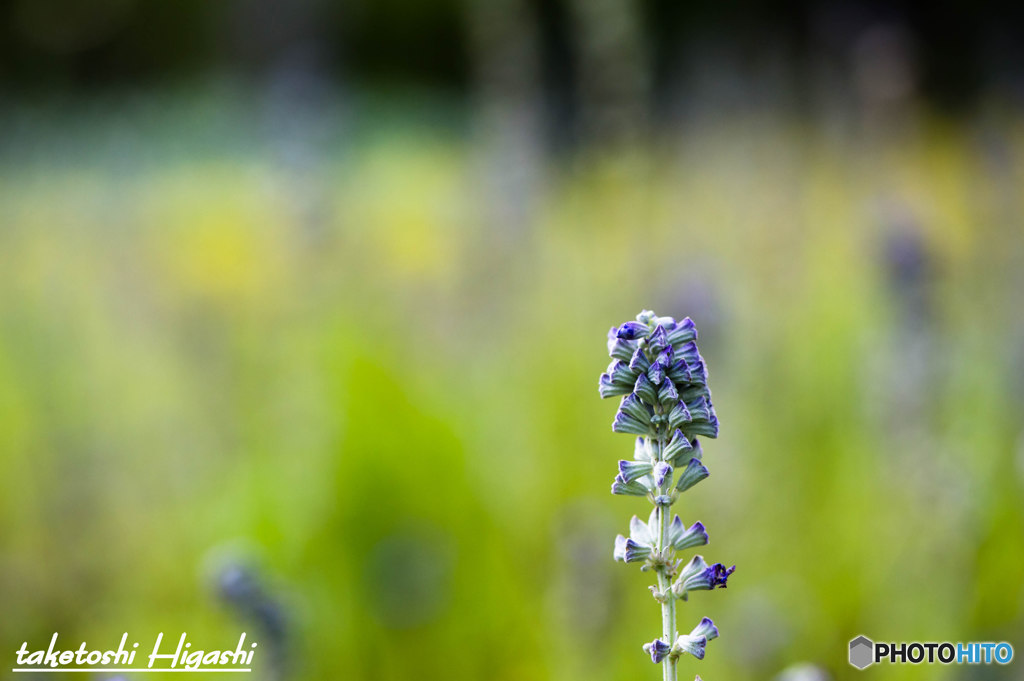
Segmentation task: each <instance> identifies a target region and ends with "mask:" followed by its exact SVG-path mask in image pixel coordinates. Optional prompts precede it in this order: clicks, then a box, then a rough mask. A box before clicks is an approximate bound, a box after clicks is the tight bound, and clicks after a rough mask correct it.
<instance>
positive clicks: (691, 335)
mask: <svg viewBox="0 0 1024 681" xmlns="http://www.w3.org/2000/svg"><path fill="white" fill-rule="evenodd" d="M608 354H609V356H610V357H611V359H612V362H611V364H609V366H608V368H607V370H606V371H605V372H604V373H603V374H602V375H601V377H600V379H599V381H598V390H599V393H600V395H601V397H621V401H620V402H619V408H618V410H617V411H616V413H615V420H614V422H613V423H612V430H613V431H615V432H617V433H631V434H633V435H636V436H638V437H637V438H636V442H635V445H634V450H633V460H632V461H629V460H622V461H619V469H618V475H616V477H615V481H614V482H613V483H612V493H613V494H617V495H623V496H635V497H644V498H646V499H647V500H648V501H650V502H651V503H652V504H653V510H652V511H651V513H650V516H649V517H648V518H647V520H646V521H644V520H641V519H640V518H639V517H637V516H633V518H632V520H631V521H630V523H629V534H628V535H621V534H620V535H618V536H617V537H616V538H615V546H614V550H613V552H612V555H613V557H614V558H615V560H617V561H621V562H623V563H640V564H641V570H643V571H650V572H653V573H655V574H656V575H657V585H656V586H651V587H650V589H651V592H652V593H653V595H654V598H655V600H656V601H657V602H658V603H659V604H660V605H661V608H662V623H663V627H662V629H663V632H662V635H661V636H660V637H659V638H656V639H654V640H653V641H651V642H650V643H646V644H644V647H643V649H644V652H646V653H647V654H648V655H650V657H651V660H652V661H654V662H655V663H658V664H662V665H664V667H665V670H664V671H665V675H664V678H665V679H666V680H669V679H670V680H671V681H676V665H677V664H678V662H679V660H680V658H681V657H682V656H683V655H684V654H685V655H689V656H691V657H694V658H696V659H698V660H700V659H703V658H704V655H705V653H706V650H707V644H708V642H709V641H711V640H713V639H715V638H717V637H718V627H716V626H715V624H714V622H712V621H711V620H710V619H708V618H707V617H705V618H703V619H701V621H700V623H699V624H698V625H697V626H696V627H694V628H693V630H692V631H691V632H690V633H689V634H678V633H677V630H676V606H677V601H680V600H682V601H685V600H687V599H688V597H689V594H690V592H692V591H710V590H712V589H716V588H725V587H726V586H727V583H728V579H729V576H730V575H731V574H732V573H733V572H734V571H735V569H736V567H735V566H733V567H729V568H727V567H725V566H724V565H723V564H722V563H714V564H711V565H708V564H707V563H706V562H705V561H704V558H703V557H702V556H693V558H692V559H691V560H690V562H689V563H687V564H686V565H685V566H682V567H680V566H681V564H682V561H681V560H680V559H679V558H678V557H677V556H678V555H679V553H680V552H682V551H686V550H689V549H692V548H695V547H698V546H704V545H706V544H707V543H708V533H707V531H706V530H705V528H704V524H703V523H701V522H695V523H693V524H692V525H691V526H690V527H686V525H684V524H683V521H682V520H680V518H679V516H678V515H677V516H674V517H673V516H670V513H671V507H672V505H673V504H674V503H675V502H676V501H677V500H678V499H679V498H680V496H681V494H682V493H683V492H685V491H687V490H688V489H690V488H691V487H693V486H694V485H696V484H697V483H698V482H700V481H701V480H704V479H705V478H707V477H708V474H709V473H708V469H707V467H706V466H705V465H704V463H703V457H704V453H703V450H702V447H701V444H700V442H698V439H697V438H698V437H710V438H715V437H718V415H717V414H716V413H715V408H714V406H713V405H712V402H711V391H710V390H709V388H708V374H707V368H706V366H705V363H704V359H703V357H701V354H700V350H699V349H698V348H697V328H696V326H695V325H694V323H693V320H691V319H690V318H689V317H685V318H683V319H682V320H681V321H676V320H675V319H673V318H672V317H659V316H658V315H657V314H655V313H654V312H652V311H651V310H644V311H642V312H641V313H640V314H638V315H637V317H636V321H628V322H625V323H624V324H622V325H620V326H617V327H615V326H613V327H612V328H611V330H610V331H609V332H608ZM670 517H671V518H672V520H671V521H670V520H669V518H670ZM697 681H700V677H697Z"/></svg>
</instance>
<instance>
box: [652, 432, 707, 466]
mask: <svg viewBox="0 0 1024 681" xmlns="http://www.w3.org/2000/svg"><path fill="white" fill-rule="evenodd" d="M692 452H693V445H692V444H690V441H689V440H687V439H686V436H685V435H683V431H681V430H676V432H675V433H673V434H672V439H671V440H669V441H668V444H667V445H665V447H664V449H662V452H661V453H662V456H664V458H665V460H666V461H668V462H669V463H675V461H676V459H678V458H679V457H681V456H684V455H686V454H689V455H690V456H693V454H692ZM698 458H699V457H698Z"/></svg>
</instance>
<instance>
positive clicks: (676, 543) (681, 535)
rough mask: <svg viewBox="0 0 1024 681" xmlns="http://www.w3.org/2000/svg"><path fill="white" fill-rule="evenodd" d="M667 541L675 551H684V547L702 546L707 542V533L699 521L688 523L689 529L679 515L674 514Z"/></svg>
mask: <svg viewBox="0 0 1024 681" xmlns="http://www.w3.org/2000/svg"><path fill="white" fill-rule="evenodd" d="M669 543H671V544H672V548H674V549H675V550H676V551H685V550H686V549H692V548H693V547H694V546H704V545H705V544H707V543H708V533H707V531H706V530H705V529H704V524H703V523H701V522H700V521H697V522H695V523H694V524H693V525H690V527H689V529H687V528H686V526H685V525H683V521H681V520H680V519H679V516H676V517H675V520H673V521H672V524H671V525H670V526H669Z"/></svg>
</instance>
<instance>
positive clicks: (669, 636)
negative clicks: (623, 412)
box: [658, 438, 677, 681]
mask: <svg viewBox="0 0 1024 681" xmlns="http://www.w3.org/2000/svg"><path fill="white" fill-rule="evenodd" d="M664 447H665V443H664V442H663V441H662V440H661V439H660V438H659V439H658V460H659V461H661V460H663V454H662V450H663V449H664ZM658 520H659V521H660V522H659V526H660V531H659V533H658V551H660V552H661V555H662V556H667V555H668V535H669V525H670V524H671V522H672V509H671V507H670V506H659V507H658ZM671 585H672V579H671V576H670V575H669V567H668V565H666V564H662V565H660V566H659V567H658V590H659V591H661V593H663V594H666V595H667V596H668V598H666V599H665V600H664V601H663V602H662V604H661V629H662V640H663V641H665V643H667V644H668V645H670V646H671V645H673V644H674V643H675V642H676V600H675V598H674V597H673V596H672V593H671V590H670V587H671ZM661 664H662V671H663V672H664V681H676V678H677V677H676V658H675V657H673V656H671V655H670V656H668V657H666V658H665V659H664V660H662V663H661Z"/></svg>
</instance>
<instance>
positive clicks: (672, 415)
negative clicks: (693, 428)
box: [668, 400, 693, 433]
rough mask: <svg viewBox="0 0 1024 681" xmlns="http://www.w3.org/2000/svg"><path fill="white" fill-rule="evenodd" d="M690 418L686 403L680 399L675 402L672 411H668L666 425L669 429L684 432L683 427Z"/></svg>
mask: <svg viewBox="0 0 1024 681" xmlns="http://www.w3.org/2000/svg"><path fill="white" fill-rule="evenodd" d="M691 420H693V419H692V418H691V417H690V410H689V409H687V408H686V403H685V402H683V401H682V400H679V401H678V402H676V404H675V406H674V407H672V411H670V412H669V413H668V427H669V428H670V429H671V430H676V429H677V428H678V429H681V430H682V431H683V432H684V433H685V432H686V429H685V428H684V427H683V426H685V425H686V424H688V423H689V422H690V421H691Z"/></svg>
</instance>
